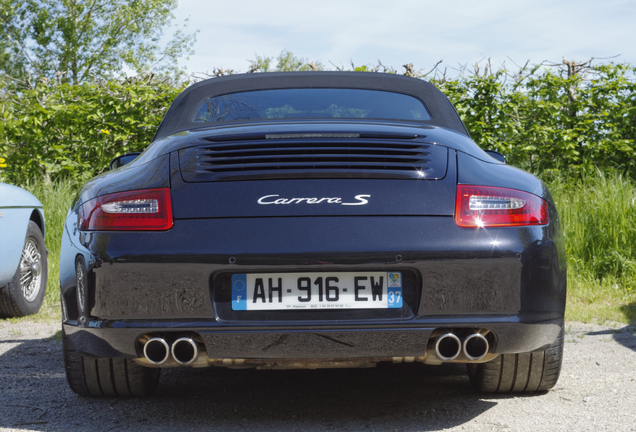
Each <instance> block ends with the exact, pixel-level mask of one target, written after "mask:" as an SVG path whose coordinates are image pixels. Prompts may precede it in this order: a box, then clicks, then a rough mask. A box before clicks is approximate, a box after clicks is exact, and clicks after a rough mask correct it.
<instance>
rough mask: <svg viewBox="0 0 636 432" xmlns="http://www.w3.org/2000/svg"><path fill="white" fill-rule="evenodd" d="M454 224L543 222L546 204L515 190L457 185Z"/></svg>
mask: <svg viewBox="0 0 636 432" xmlns="http://www.w3.org/2000/svg"><path fill="white" fill-rule="evenodd" d="M455 223H456V224H457V225H459V226H460V227H464V228H480V227H506V226H520V225H545V224H547V223H548V204H547V203H546V202H545V201H544V200H542V199H541V198H539V197H538V196H536V195H532V194H530V193H527V192H522V191H518V190H515V189H507V188H499V187H490V186H468V185H458V186H457V198H456V201H455Z"/></svg>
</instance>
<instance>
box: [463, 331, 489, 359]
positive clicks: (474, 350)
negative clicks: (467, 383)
mask: <svg viewBox="0 0 636 432" xmlns="http://www.w3.org/2000/svg"><path fill="white" fill-rule="evenodd" d="M489 349H490V345H489V344H488V339H486V337H485V336H484V335H482V334H481V333H473V334H471V335H470V336H468V337H467V338H466V339H464V350H463V351H464V355H465V356H466V358H467V359H468V360H481V359H482V358H484V356H485V355H486V354H488V350H489Z"/></svg>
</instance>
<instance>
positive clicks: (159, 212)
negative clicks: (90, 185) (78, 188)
mask: <svg viewBox="0 0 636 432" xmlns="http://www.w3.org/2000/svg"><path fill="white" fill-rule="evenodd" d="M79 216H80V221H79V225H80V229H81V230H89V231H120V230H121V231H131V230H134V231H145V230H156V231H161V230H167V229H170V228H172V205H171V203H170V189H168V188H162V189H145V190H138V191H129V192H118V193H113V194H109V195H104V196H100V197H98V198H94V199H92V200H90V201H87V202H85V203H84V204H82V207H81V208H80V215H79Z"/></svg>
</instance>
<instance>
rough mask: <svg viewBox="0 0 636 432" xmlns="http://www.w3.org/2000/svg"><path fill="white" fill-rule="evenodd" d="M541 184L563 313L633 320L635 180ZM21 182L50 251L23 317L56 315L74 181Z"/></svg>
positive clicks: (614, 177)
mask: <svg viewBox="0 0 636 432" xmlns="http://www.w3.org/2000/svg"><path fill="white" fill-rule="evenodd" d="M547 184H548V187H549V188H550V190H551V192H552V195H553V197H554V199H555V202H556V203H557V208H558V209H559V213H560V218H561V225H562V226H563V229H564V232H565V238H566V253H567V257H568V301H567V307H566V319H568V320H575V321H583V322H605V321H616V322H625V323H631V322H636V182H634V181H633V180H631V179H629V178H627V177H624V176H621V175H618V174H602V173H600V172H592V173H589V174H587V175H585V176H583V177H582V178H581V179H579V180H577V181H565V180H563V179H560V178H557V179H550V180H548V181H547ZM24 187H25V188H26V189H27V190H29V191H31V192H32V193H33V194H34V195H35V196H37V197H38V198H39V199H40V201H41V202H42V204H43V205H44V212H45V215H46V228H47V229H46V245H47V248H48V249H49V251H50V253H49V257H48V259H49V262H48V265H49V275H48V284H47V294H46V298H45V300H44V304H43V306H42V310H41V311H40V313H39V314H37V315H36V316H35V317H28V318H27V319H36V320H44V321H59V320H60V315H61V314H60V300H59V295H60V293H59V259H60V243H61V240H62V229H63V225H64V220H65V218H66V213H67V211H68V209H69V207H70V204H71V201H72V200H73V197H74V195H75V193H76V191H77V190H78V188H79V186H78V185H77V184H75V183H73V182H70V181H62V182H57V183H50V182H36V183H32V184H28V185H24ZM18 320H19V319H18Z"/></svg>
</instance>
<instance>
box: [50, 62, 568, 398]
mask: <svg viewBox="0 0 636 432" xmlns="http://www.w3.org/2000/svg"><path fill="white" fill-rule="evenodd" d="M125 158H127V159H134V160H132V162H130V161H129V163H127V164H125V165H124V166H122V167H120V168H117V169H114V170H112V171H110V172H108V173H106V174H103V175H101V176H98V177H96V178H94V179H92V180H90V181H89V182H88V183H86V185H85V186H84V187H83V189H82V190H81V192H80V194H79V195H78V197H77V199H76V200H75V202H74V203H73V205H72V208H71V210H70V212H69V215H68V218H67V220H66V225H65V227H64V237H63V240H62V252H61V258H60V278H61V281H60V282H61V290H62V291H61V292H62V306H63V330H64V336H63V346H64V356H65V362H66V373H67V378H68V382H69V384H70V386H71V388H72V389H73V391H75V392H77V393H79V394H82V395H93V396H101V395H107V396H115V395H146V394H149V393H151V392H152V391H154V389H155V388H156V386H157V383H158V379H159V374H160V370H161V368H167V367H178V366H196V367H205V366H210V367H212V366H214V367H234V368H247V367H253V368H259V369H272V368H273V369H291V368H322V367H369V366H374V365H376V364H377V363H379V362H394V363H396V362H423V363H428V364H441V363H444V362H462V363H466V364H467V366H468V374H469V377H470V379H471V382H472V383H473V385H474V386H475V387H476V388H477V389H479V390H481V391H485V392H510V391H514V392H517V391H542V390H548V389H550V388H551V387H553V386H554V385H555V383H556V382H557V379H558V376H559V371H560V368H561V358H562V352H563V314H564V308H565V295H566V260H565V249H564V243H563V236H562V231H561V228H560V225H559V216H558V213H557V210H556V208H555V205H554V202H553V200H552V198H551V197H550V193H549V192H548V190H547V189H546V187H545V185H544V184H543V183H542V182H541V181H540V180H539V179H537V178H536V177H534V176H532V175H530V174H528V173H526V172H524V171H522V170H519V169H517V168H513V167H511V166H509V165H507V164H506V163H505V159H504V158H503V156H502V155H501V154H498V153H496V152H492V151H491V152H488V151H484V150H482V149H481V148H479V146H478V145H477V144H476V143H475V142H474V141H472V140H471V138H470V136H469V133H468V131H467V130H466V128H465V127H464V125H463V123H462V122H461V120H460V118H459V116H458V115H457V113H456V111H455V109H454V108H453V106H452V105H451V103H450V102H449V101H448V99H447V98H446V97H445V96H444V95H443V94H442V93H441V92H440V91H439V90H437V89H436V88H435V87H434V86H433V85H431V84H429V83H427V82H425V81H423V80H418V79H414V78H408V77H404V76H397V75H390V74H377V73H347V72H309V73H302V72H300V73H271V74H270V73H268V74H245V75H233V76H227V77H221V78H214V79H210V80H206V81H203V82H200V83H197V84H194V85H192V86H190V87H189V88H188V89H187V90H185V91H184V92H183V93H182V94H181V95H180V96H179V97H178V98H177V99H176V100H175V101H174V102H173V104H172V106H171V107H170V109H169V110H168V112H167V114H166V116H165V118H164V119H163V122H162V123H161V125H160V126H159V128H158V130H157V132H156V135H155V137H154V139H153V142H152V143H151V144H150V145H149V146H148V147H147V148H146V150H145V151H144V152H143V153H142V154H141V155H139V156H137V155H128V156H125ZM125 158H117V159H116V160H114V161H113V164H112V166H113V167H117V166H119V165H123V164H124V162H126V161H125V160H124V159H125Z"/></svg>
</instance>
